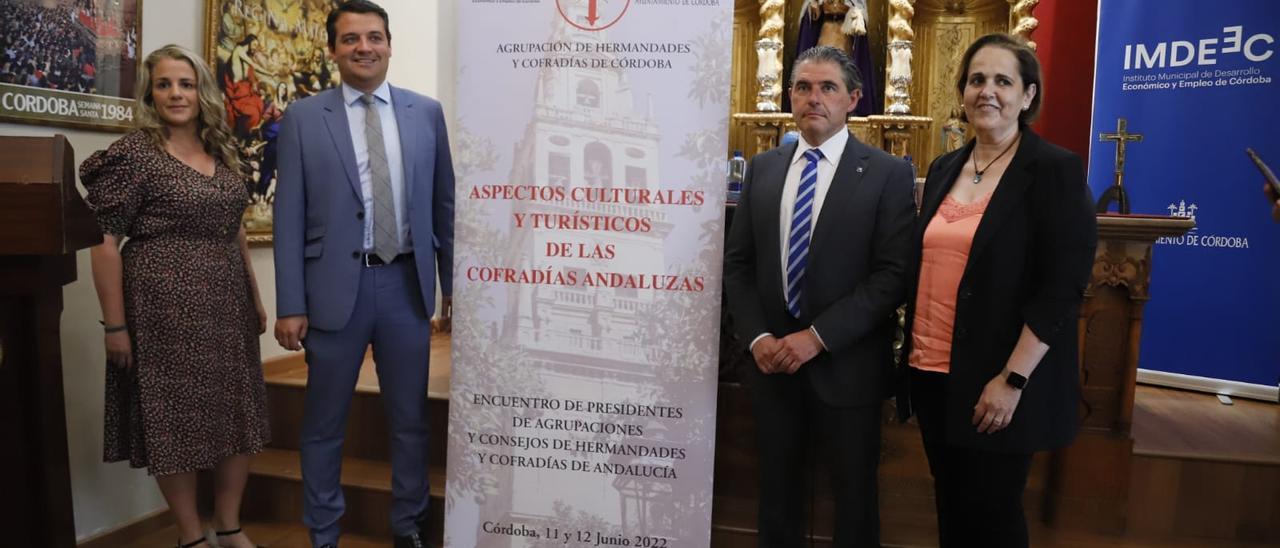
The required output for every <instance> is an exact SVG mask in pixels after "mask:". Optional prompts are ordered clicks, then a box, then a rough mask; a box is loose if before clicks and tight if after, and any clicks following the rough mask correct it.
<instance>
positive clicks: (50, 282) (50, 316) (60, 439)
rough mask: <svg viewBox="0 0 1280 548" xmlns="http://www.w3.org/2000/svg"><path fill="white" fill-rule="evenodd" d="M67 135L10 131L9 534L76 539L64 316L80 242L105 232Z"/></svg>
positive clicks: (4, 295) (2, 525)
mask: <svg viewBox="0 0 1280 548" xmlns="http://www.w3.org/2000/svg"><path fill="white" fill-rule="evenodd" d="M75 180H76V179H75V153H74V152H73V151H72V150H71V145H70V144H68V143H67V138H66V137H64V136H62V135H55V136H54V137H39V138H38V137H0V440H3V441H2V442H0V443H2V444H3V447H4V449H0V538H2V539H3V541H0V543H3V544H4V545H6V546H49V547H58V548H60V547H72V546H75V543H76V542H75V541H76V539H75V536H76V535H75V520H74V519H73V517H72V511H71V478H70V473H69V470H68V462H67V424H66V414H65V410H64V407H63V397H62V356H61V341H60V336H59V320H60V317H61V315H62V286H64V285H66V284H68V283H71V282H73V281H75V279H76V255H75V253H76V250H78V249H82V248H85V247H89V246H92V245H96V244H98V243H100V242H101V241H102V233H101V232H99V230H98V227H97V223H96V221H95V220H94V217H93V213H92V212H90V211H89V208H88V206H86V205H85V203H84V201H83V200H81V198H80V194H79V193H78V192H77V191H76V189H75Z"/></svg>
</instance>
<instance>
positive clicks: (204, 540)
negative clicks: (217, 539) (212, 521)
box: [177, 537, 213, 548]
mask: <svg viewBox="0 0 1280 548" xmlns="http://www.w3.org/2000/svg"><path fill="white" fill-rule="evenodd" d="M206 543H208V544H207V546H213V544H212V543H209V539H208V537H200V538H198V539H196V540H193V541H191V542H188V543H186V544H183V543H182V539H181V538H179V539H178V544H177V546H178V548H195V547H196V546H199V545H201V544H206Z"/></svg>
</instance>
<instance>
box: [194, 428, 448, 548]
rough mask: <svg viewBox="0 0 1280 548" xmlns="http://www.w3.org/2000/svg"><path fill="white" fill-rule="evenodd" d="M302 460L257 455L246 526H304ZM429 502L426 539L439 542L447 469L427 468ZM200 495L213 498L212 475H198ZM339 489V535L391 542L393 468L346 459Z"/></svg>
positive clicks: (278, 453) (288, 453) (289, 454)
mask: <svg viewBox="0 0 1280 548" xmlns="http://www.w3.org/2000/svg"><path fill="white" fill-rule="evenodd" d="M299 459H300V455H299V453H298V452H297V451H293V450H288V449H267V450H266V451H263V452H262V453H260V454H258V455H256V456H255V457H254V459H253V465H252V467H251V468H250V470H249V483H248V485H247V486H246V488H245V493H246V496H245V498H244V502H243V508H242V510H241V515H242V516H243V518H244V519H245V520H246V521H256V522H281V523H291V522H292V523H301V522H302V508H303V501H302V468H301V464H300V460H299ZM427 478H428V481H429V482H430V500H429V502H428V503H427V531H428V534H429V536H430V538H429V539H428V540H429V541H432V542H434V543H436V544H439V543H440V542H441V539H442V538H443V532H444V488H445V469H444V467H443V466H431V467H429V468H428V471H427ZM200 479H201V486H200V492H201V493H202V494H208V495H211V493H212V492H213V489H212V476H210V475H209V474H201V478H200ZM341 481H342V488H343V492H344V493H345V495H346V505H347V508H346V512H345V514H344V515H343V517H342V530H343V534H346V533H354V534H357V535H366V536H370V537H385V538H391V535H392V533H391V529H390V523H389V521H388V515H389V514H388V511H389V508H390V505H391V464H390V463H387V462H385V461H378V460H371V459H361V458H355V457H345V458H343V459H342V480H341ZM204 498H205V500H202V502H203V503H204V504H202V505H201V506H202V510H203V511H205V512H206V513H207V512H209V511H211V510H212V502H213V501H212V498H211V496H206V497H204Z"/></svg>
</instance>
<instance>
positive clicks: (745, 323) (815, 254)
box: [724, 135, 914, 406]
mask: <svg viewBox="0 0 1280 548" xmlns="http://www.w3.org/2000/svg"><path fill="white" fill-rule="evenodd" d="M797 146H798V144H791V145H786V146H782V147H778V148H775V149H773V150H769V151H767V152H762V153H760V154H757V155H756V156H755V157H753V158H752V159H751V163H750V164H749V165H748V168H747V175H746V180H745V181H744V183H743V189H742V196H741V199H740V200H739V202H738V206H737V210H736V211H735V212H734V218H733V223H732V225H731V226H730V228H729V239H728V242H727V243H726V245H725V259H724V279H725V292H726V294H727V296H728V301H729V310H730V313H731V314H732V315H733V321H734V327H735V329H736V331H737V334H738V336H739V337H740V338H742V340H743V342H745V343H750V342H751V340H752V339H754V338H756V337H757V336H759V335H760V334H761V333H765V332H769V333H773V334H774V335H775V336H777V337H779V338H781V337H783V336H785V335H787V334H790V333H793V332H795V331H798V330H801V329H806V328H808V327H809V326H810V325H813V326H814V327H815V328H816V329H817V330H818V334H819V335H820V336H821V337H822V341H823V342H824V343H825V344H826V346H827V349H828V350H827V351H823V352H821V353H819V354H818V356H816V357H815V358H814V359H813V360H811V361H810V362H809V363H807V364H805V365H804V366H803V367H805V368H809V372H810V378H811V379H812V384H813V388H814V390H815V391H816V393H817V395H818V397H819V398H821V399H822V401H824V402H826V403H827V404H829V405H836V406H849V405H868V404H872V403H876V402H878V401H880V400H881V399H883V398H884V397H886V396H887V395H888V394H889V393H890V391H891V386H892V378H893V377H892V371H893V354H892V345H893V326H894V322H893V319H892V316H893V312H894V310H895V309H896V307H897V306H898V304H899V303H900V302H902V297H903V295H905V293H906V279H905V277H904V276H905V274H906V268H907V251H908V247H909V243H908V238H910V236H911V222H912V210H913V207H914V206H913V201H912V179H911V166H910V164H908V163H907V162H904V161H902V160H900V159H897V158H894V157H893V156H890V155H889V154H887V153H885V152H883V151H881V150H877V149H874V148H872V147H869V146H867V145H864V144H862V143H860V142H858V140H857V139H856V138H854V137H853V136H852V135H850V136H849V142H848V144H846V145H845V149H844V153H843V154H842V155H841V157H840V164H839V165H837V166H836V171H835V175H834V176H833V178H832V180H831V186H830V188H829V189H828V191H827V195H826V198H825V200H824V201H823V204H822V211H821V212H820V213H819V215H818V222H817V224H816V225H815V226H814V230H813V234H812V237H811V239H810V243H809V258H808V262H807V264H806V267H805V276H804V279H803V281H802V282H801V283H802V284H803V285H802V288H801V302H800V309H801V314H800V318H799V319H796V318H792V317H791V315H790V314H789V313H788V312H787V309H786V297H785V296H784V295H783V291H782V265H781V262H782V259H781V253H782V251H781V247H780V245H781V244H780V242H781V239H782V237H783V236H782V235H780V234H779V232H780V228H779V207H780V205H779V204H780V202H781V199H782V187H783V185H784V183H785V181H786V176H787V170H788V168H789V167H790V163H791V158H792V156H793V155H794V154H795V151H796V147H797ZM753 366H754V364H753Z"/></svg>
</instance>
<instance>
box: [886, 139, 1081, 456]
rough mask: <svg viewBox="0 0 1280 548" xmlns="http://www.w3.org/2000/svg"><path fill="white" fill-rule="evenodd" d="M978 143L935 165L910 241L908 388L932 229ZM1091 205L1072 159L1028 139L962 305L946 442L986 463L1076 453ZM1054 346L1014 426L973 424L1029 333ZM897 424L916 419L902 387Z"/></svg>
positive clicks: (974, 261) (973, 261) (990, 211)
mask: <svg viewBox="0 0 1280 548" xmlns="http://www.w3.org/2000/svg"><path fill="white" fill-rule="evenodd" d="M973 146H974V141H970V142H969V144H968V145H966V146H965V147H964V148H963V149H961V150H957V151H955V152H951V153H949V154H945V155H943V156H940V157H938V158H937V159H936V160H934V161H933V164H932V165H931V166H930V167H929V175H928V178H927V179H926V181H925V190H924V199H923V204H922V207H921V211H920V216H919V218H918V219H917V221H916V224H915V230H914V232H913V234H912V237H911V244H912V251H911V262H910V266H909V272H908V275H909V278H908V281H909V292H908V300H907V318H906V344H905V348H904V353H903V354H902V362H903V363H902V364H901V367H900V373H903V375H900V380H902V379H905V377H906V375H905V372H906V371H907V367H908V365H907V363H906V361H907V357H908V356H910V353H911V327H912V322H913V320H914V312H915V311H914V307H915V298H916V290H917V285H918V282H919V278H920V255H921V247H922V241H923V238H924V230H925V227H927V226H928V225H929V221H930V220H932V219H933V216H934V214H935V213H936V212H937V211H938V206H939V205H940V204H941V203H942V199H943V198H944V197H945V196H946V195H947V193H948V192H949V191H950V189H951V186H952V185H953V184H964V183H956V182H955V181H956V178H957V177H958V176H959V174H960V170H961V168H962V167H963V163H964V162H965V161H966V160H967V159H968V158H969V153H970V151H971V150H972V149H973ZM1097 240H1098V227H1097V218H1096V217H1095V215H1094V212H1093V195H1092V193H1091V192H1090V190H1089V187H1088V186H1087V185H1086V184H1085V176H1084V166H1083V163H1082V162H1081V161H1080V157H1079V156H1076V155H1075V154H1074V153H1072V152H1070V151H1068V150H1066V149H1063V148H1061V147H1058V146H1056V145H1053V144H1050V143H1048V142H1046V141H1044V140H1043V139H1041V138H1040V137H1039V136H1038V135H1036V134H1035V133H1034V132H1032V131H1031V130H1030V129H1029V128H1026V127H1023V128H1022V142H1021V144H1019V145H1018V151H1017V153H1016V154H1014V157H1013V160H1012V161H1011V162H1010V163H1009V167H1008V169H1006V170H1005V173H1004V175H1003V176H1002V177H1001V179H1000V184H999V186H997V187H996V190H995V194H993V195H992V197H991V202H990V203H989V204H988V205H987V210H986V212H985V213H984V214H983V216H982V221H981V222H980V223H979V224H978V229H977V232H976V233H975V234H974V238H973V246H972V247H971V248H970V251H969V261H968V264H966V265H965V270H964V274H963V277H962V278H961V279H960V287H959V290H958V294H957V296H956V318H955V324H954V328H953V329H954V330H953V332H952V343H951V374H950V375H949V376H948V385H947V387H948V398H947V403H946V415H947V417H946V421H947V425H946V426H947V439H948V440H949V441H950V442H952V443H955V444H958V445H962V446H967V447H974V448H979V449H985V450H989V451H1007V452H1032V451H1038V450H1043V449H1053V448H1058V447H1062V446H1065V445H1067V444H1069V443H1071V440H1072V439H1073V438H1074V437H1075V434H1076V431H1077V429H1078V427H1079V423H1080V417H1079V401H1080V378H1079V352H1078V345H1079V340H1078V336H1077V332H1078V323H1079V320H1078V319H1079V311H1080V304H1081V302H1082V301H1083V299H1084V289H1085V285H1086V284H1087V283H1088V281H1089V273H1090V271H1091V270H1092V268H1093V258H1094V250H1095V248H1096V247H1097ZM1024 324H1025V325H1027V326H1029V327H1030V328H1031V331H1032V332H1033V333H1035V335H1036V336H1037V337H1038V338H1039V339H1040V340H1041V341H1043V342H1044V343H1045V344H1048V345H1049V351H1048V353H1046V354H1045V356H1044V358H1043V359H1042V360H1041V362H1040V364H1039V366H1037V367H1036V369H1035V372H1034V373H1032V375H1031V377H1030V380H1029V382H1028V383H1027V386H1026V388H1025V389H1024V390H1023V394H1022V397H1021V399H1020V400H1019V403H1018V407H1017V409H1016V410H1015V411H1014V414H1013V420H1012V421H1011V422H1010V423H1009V426H1008V427H1006V428H1005V429H1004V430H1001V431H999V432H996V433H995V434H979V433H978V432H977V428H976V427H975V426H973V425H972V424H971V419H972V418H973V407H974V406H975V405H977V402H978V397H979V396H980V395H981V394H982V390H983V388H984V387H985V386H986V384H987V382H988V381H990V380H991V379H992V378H993V377H995V376H996V375H997V374H998V373H999V372H1000V371H1001V369H1003V368H1004V366H1005V362H1006V361H1007V360H1008V358H1009V355H1010V354H1011V353H1012V352H1013V348H1014V345H1015V344H1016V343H1017V341H1018V336H1019V335H1020V334H1021V331H1022V326H1023V325H1024ZM899 387H900V390H899V398H898V403H899V413H900V417H901V418H902V419H903V420H905V419H906V417H907V416H909V414H910V393H909V390H907V387H908V383H906V382H900V383H899Z"/></svg>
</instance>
